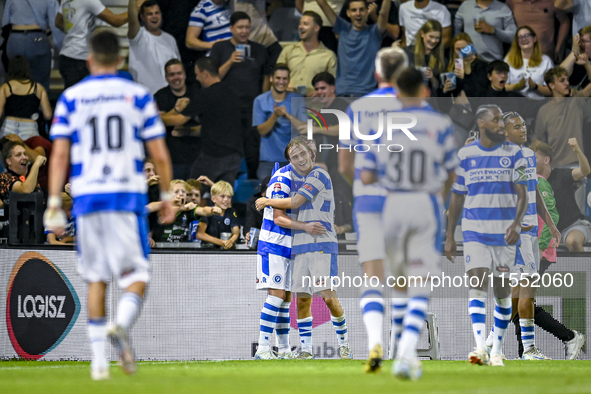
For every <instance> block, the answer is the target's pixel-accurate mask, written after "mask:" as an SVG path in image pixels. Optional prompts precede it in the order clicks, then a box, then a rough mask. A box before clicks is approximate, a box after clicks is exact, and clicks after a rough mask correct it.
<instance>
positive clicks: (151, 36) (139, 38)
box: [127, 0, 181, 94]
mask: <svg viewBox="0 0 591 394" xmlns="http://www.w3.org/2000/svg"><path fill="white" fill-rule="evenodd" d="M127 12H128V13H129V30H128V31H127V38H129V72H130V73H131V75H132V76H133V79H134V81H136V82H137V83H140V84H142V85H144V86H145V87H147V88H148V90H149V91H150V93H151V94H154V93H156V92H157V91H158V90H160V89H162V88H163V87H165V86H167V85H168V83H167V82H166V79H165V78H164V74H165V73H164V65H165V64H166V62H168V61H169V60H170V59H180V58H181V55H180V54H179V49H178V47H177V45H176V41H175V39H174V37H173V36H172V35H170V34H168V33H166V32H164V31H162V30H161V29H160V26H162V14H161V13H160V6H159V5H158V3H157V2H156V0H147V1H145V2H143V3H142V4H141V6H140V9H139V15H140V19H141V21H142V23H143V25H144V26H140V23H139V21H138V7H137V2H136V0H129V6H128V9H127Z"/></svg>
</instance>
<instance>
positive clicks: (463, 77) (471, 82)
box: [441, 33, 488, 97]
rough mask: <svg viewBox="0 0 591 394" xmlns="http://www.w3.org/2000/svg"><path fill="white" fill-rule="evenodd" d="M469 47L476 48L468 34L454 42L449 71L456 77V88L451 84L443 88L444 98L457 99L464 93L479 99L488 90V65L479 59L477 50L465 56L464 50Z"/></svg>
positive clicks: (462, 34)
mask: <svg viewBox="0 0 591 394" xmlns="http://www.w3.org/2000/svg"><path fill="white" fill-rule="evenodd" d="M469 45H472V47H471V48H473V47H474V46H473V43H472V39H471V38H470V36H469V35H468V33H460V34H458V35H456V36H455V37H454V39H453V40H452V42H451V47H452V56H451V59H450V61H449V65H448V66H447V70H448V72H453V73H454V74H455V75H456V86H455V87H453V86H452V85H451V84H450V83H447V84H446V85H445V86H443V87H442V90H441V91H442V92H443V96H450V95H452V96H454V97H457V96H459V95H460V93H461V92H462V91H464V93H465V94H466V96H467V97H479V96H480V92H481V91H484V90H486V89H487V87H488V77H487V75H486V65H487V64H488V63H487V62H485V61H484V60H481V59H480V58H478V56H477V55H476V53H475V50H471V51H468V52H469V54H468V55H467V56H465V55H463V54H462V53H461V51H462V49H465V48H466V47H468V46H469ZM466 49H469V48H466ZM465 52H466V51H465ZM470 52H474V53H470ZM456 59H461V60H462V61H461V62H456ZM458 63H460V64H458Z"/></svg>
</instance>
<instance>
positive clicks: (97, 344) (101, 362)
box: [88, 318, 109, 371]
mask: <svg viewBox="0 0 591 394" xmlns="http://www.w3.org/2000/svg"><path fill="white" fill-rule="evenodd" d="M88 337H89V338H90V349H91V351H92V361H91V363H90V367H91V368H92V369H93V370H94V371H97V370H98V369H99V368H103V367H107V366H108V365H109V363H108V362H107V359H106V357H105V342H106V341H107V321H106V319H105V318H102V319H94V320H93V319H89V320H88Z"/></svg>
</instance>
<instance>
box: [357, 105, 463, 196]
mask: <svg viewBox="0 0 591 394" xmlns="http://www.w3.org/2000/svg"><path fill="white" fill-rule="evenodd" d="M400 113H401V116H403V115H402V114H412V115H414V116H415V117H416V119H417V124H416V126H413V127H412V130H411V131H412V134H413V135H414V136H415V137H416V138H417V140H416V141H411V140H410V139H409V138H408V137H407V136H406V134H404V133H403V132H402V131H400V130H394V131H393V133H392V137H391V139H390V140H388V135H387V133H386V132H384V133H383V134H382V136H381V137H380V138H379V140H378V143H377V144H378V147H379V144H384V146H381V147H380V149H379V150H377V147H375V146H374V147H372V150H370V151H368V152H367V153H366V158H365V160H366V163H365V164H364V167H365V169H369V170H373V171H376V172H377V174H378V176H379V179H380V183H382V185H383V186H384V187H385V188H386V189H387V190H388V191H391V192H396V191H414V192H426V193H429V194H436V193H439V192H441V189H442V188H443V184H444V183H445V181H446V180H447V178H448V172H449V171H453V170H454V169H455V167H456V166H457V164H458V156H457V151H456V142H455V138H454V132H453V126H452V121H451V119H450V118H449V117H448V116H447V115H444V114H441V113H439V112H437V111H435V110H433V109H432V108H431V107H423V108H408V109H404V110H402V111H400ZM394 144H397V145H400V146H402V147H403V150H402V151H401V152H390V151H389V150H388V149H386V146H388V145H394Z"/></svg>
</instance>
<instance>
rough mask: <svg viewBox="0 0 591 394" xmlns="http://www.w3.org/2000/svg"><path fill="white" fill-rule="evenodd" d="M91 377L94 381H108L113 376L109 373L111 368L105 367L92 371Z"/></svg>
mask: <svg viewBox="0 0 591 394" xmlns="http://www.w3.org/2000/svg"><path fill="white" fill-rule="evenodd" d="M90 377H91V378H92V380H107V379H110V378H111V374H110V373H109V367H108V366H107V367H103V368H98V369H91V370H90Z"/></svg>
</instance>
